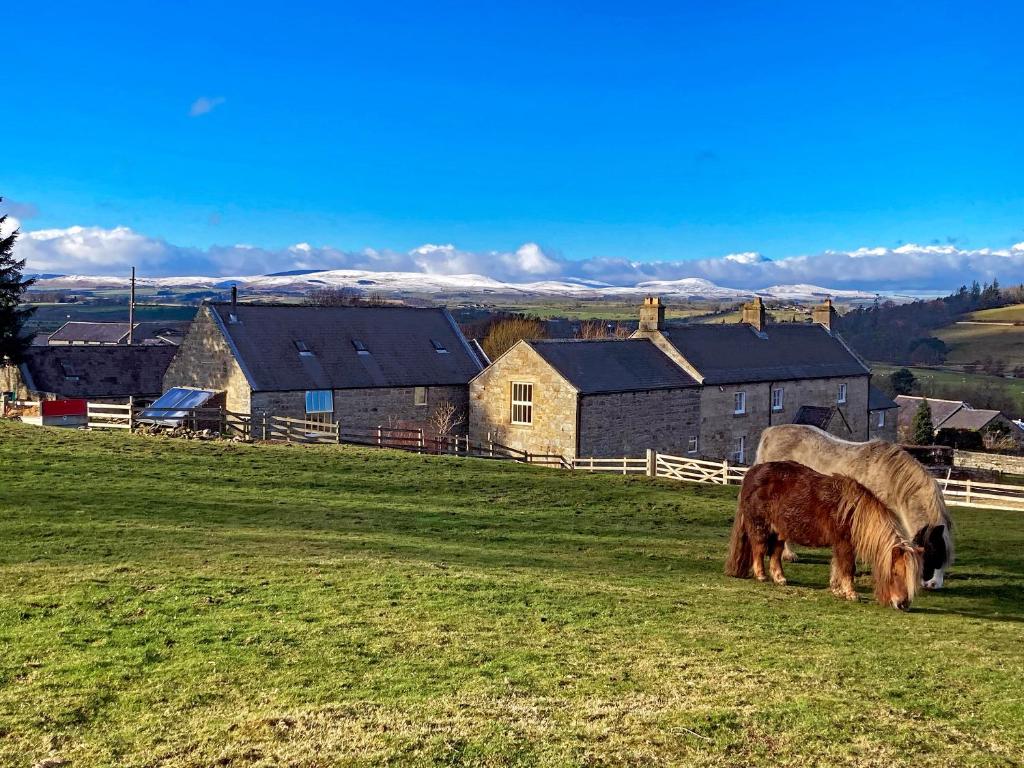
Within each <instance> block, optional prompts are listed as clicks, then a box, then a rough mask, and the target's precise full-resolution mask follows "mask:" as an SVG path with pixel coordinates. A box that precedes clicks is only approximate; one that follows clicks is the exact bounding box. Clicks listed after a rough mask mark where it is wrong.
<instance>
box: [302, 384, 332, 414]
mask: <svg viewBox="0 0 1024 768" xmlns="http://www.w3.org/2000/svg"><path fill="white" fill-rule="evenodd" d="M306 413H334V393H333V392H332V391H331V390H329V389H311V390H309V391H307V392H306Z"/></svg>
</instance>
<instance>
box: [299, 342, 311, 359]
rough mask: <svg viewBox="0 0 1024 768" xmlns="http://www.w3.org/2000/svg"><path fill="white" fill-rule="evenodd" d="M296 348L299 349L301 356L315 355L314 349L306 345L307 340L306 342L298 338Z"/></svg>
mask: <svg viewBox="0 0 1024 768" xmlns="http://www.w3.org/2000/svg"><path fill="white" fill-rule="evenodd" d="M295 348H296V349H297V350H299V356H300V357H313V351H312V350H311V349H310V348H309V347H307V346H306V342H304V341H303V340H302V339H298V340H296V342H295Z"/></svg>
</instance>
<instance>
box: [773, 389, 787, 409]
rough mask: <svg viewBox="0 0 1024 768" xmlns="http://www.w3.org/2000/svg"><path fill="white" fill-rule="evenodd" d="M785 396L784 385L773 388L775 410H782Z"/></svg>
mask: <svg viewBox="0 0 1024 768" xmlns="http://www.w3.org/2000/svg"><path fill="white" fill-rule="evenodd" d="M784 396H785V392H784V390H783V389H782V387H779V388H778V389H773V390H772V410H773V411H781V410H782V402H783V397H784Z"/></svg>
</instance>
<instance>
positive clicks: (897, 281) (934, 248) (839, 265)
mask: <svg viewBox="0 0 1024 768" xmlns="http://www.w3.org/2000/svg"><path fill="white" fill-rule="evenodd" d="M8 221H9V222H12V221H13V218H12V219H8ZM16 249H17V253H18V255H19V256H21V257H23V258H25V259H27V261H28V268H29V269H30V270H31V271H33V272H51V273H62V274H98V275H103V274H108V275H109V274H124V273H125V272H126V270H127V268H128V267H130V266H132V265H134V266H137V267H139V268H140V270H141V271H142V272H144V273H147V274H149V275H151V276H166V275H210V276H228V275H253V274H265V273H267V272H281V271H287V270H294V269H354V270H369V271H376V272H420V273H424V274H434V275H458V274H478V275H485V276H487V277H491V278H494V279H497V280H504V281H509V282H533V281H538V280H547V279H578V280H592V281H597V282H601V283H607V284H612V285H622V286H632V285H636V284H638V283H642V282H647V281H652V280H680V279H683V278H690V277H696V278H703V279H706V280H710V281H712V282H714V283H717V284H719V285H722V286H728V287H734V288H746V289H753V288H763V287H765V286H769V285H786V284H812V285H825V286H829V287H833V288H857V289H867V290H870V289H877V290H906V291H911V290H918V291H928V290H938V291H942V290H950V289H953V288H955V287H957V286H959V285H961V284H963V283H969V282H970V281H971V280H975V279H977V280H983V281H984V280H992V279H993V278H998V279H999V280H1000V281H1001V282H1003V283H1004V284H1011V283H1021V282H1024V243H1018V244H1017V245H1014V246H1012V247H1010V248H1004V249H993V248H979V249H973V250H968V249H963V248H958V247H956V246H953V245H927V246H919V245H903V246H900V247H898V248H883V247H873V248H867V247H866V248H859V249H856V250H853V251H826V252H824V253H819V254H813V255H798V256H790V257H785V258H777V259H769V258H767V257H765V256H764V255H762V254H759V253H754V252H749V253H733V254H728V255H726V256H722V257H720V258H713V259H701V260H689V261H641V260H626V259H608V258H596V259H586V260H571V259H566V258H565V257H563V256H561V255H559V254H556V253H553V252H551V251H549V250H546V249H544V248H543V247H541V246H540V245H538V244H537V243H525V244H523V245H522V246H520V247H519V248H517V249H515V250H512V251H469V250H461V249H459V248H457V247H456V246H455V245H453V244H450V243H449V244H430V243H428V244H424V245H422V246H420V247H418V248H414V249H412V250H410V251H394V250H389V249H380V250H378V249H373V248H367V249H364V250H360V251H344V250H340V249H337V248H332V247H329V246H326V247H323V246H315V245H312V244H310V243H306V242H300V243H296V244H295V245H292V246H290V247H287V248H282V249H265V248H260V247H258V246H254V245H249V244H241V243H240V244H235V245H228V246H213V247H210V248H206V249H199V248H188V247H181V246H177V245H174V244H171V243H168V242H166V241H165V240H162V239H159V238H153V237H147V236H146V235H143V234H141V233H138V232H135V231H134V230H132V229H130V228H128V227H115V228H113V229H104V228H101V227H68V228H66V229H43V230H35V231H31V232H23V234H22V237H21V238H20V239H19V241H18V244H17V246H16Z"/></svg>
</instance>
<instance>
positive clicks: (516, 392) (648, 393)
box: [469, 339, 700, 459]
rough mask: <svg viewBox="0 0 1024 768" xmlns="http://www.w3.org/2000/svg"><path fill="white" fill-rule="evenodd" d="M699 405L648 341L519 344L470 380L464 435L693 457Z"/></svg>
mask: <svg viewBox="0 0 1024 768" xmlns="http://www.w3.org/2000/svg"><path fill="white" fill-rule="evenodd" d="M699 408H700V393H699V388H698V386H697V382H695V381H694V380H693V378H692V377H691V376H689V375H688V374H687V373H686V372H685V371H683V370H682V369H680V368H679V366H677V365H676V364H675V363H673V362H672V360H670V359H669V357H668V356H667V355H665V354H664V353H663V352H661V351H660V350H659V349H658V348H657V347H656V346H655V345H654V344H652V343H651V342H649V341H647V340H646V339H634V340H611V339H609V340H578V339H561V340H550V341H520V342H519V343H517V344H516V345H515V346H513V347H512V348H511V349H510V350H508V351H507V352H506V353H505V354H504V355H502V356H501V357H499V358H498V359H497V360H495V361H494V362H493V363H492V364H491V365H490V366H489V367H488V368H487V369H486V370H484V371H483V372H482V373H480V374H479V375H477V376H476V378H474V379H473V380H472V381H471V382H470V398H469V414H470V418H469V421H470V435H471V437H472V438H473V439H474V440H477V441H480V442H485V441H487V440H488V439H493V440H494V441H495V442H497V443H501V444H503V445H507V446H509V447H510V448H515V449H517V450H521V451H528V452H530V453H535V454H554V455H558V456H561V457H563V458H565V459H573V458H582V457H591V456H593V457H619V456H643V455H644V452H645V451H646V450H647V449H648V448H653V449H655V450H658V451H662V452H664V453H672V454H678V455H685V454H687V453H690V454H695V453H696V450H697V436H698V430H699V422H700V413H699Z"/></svg>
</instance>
